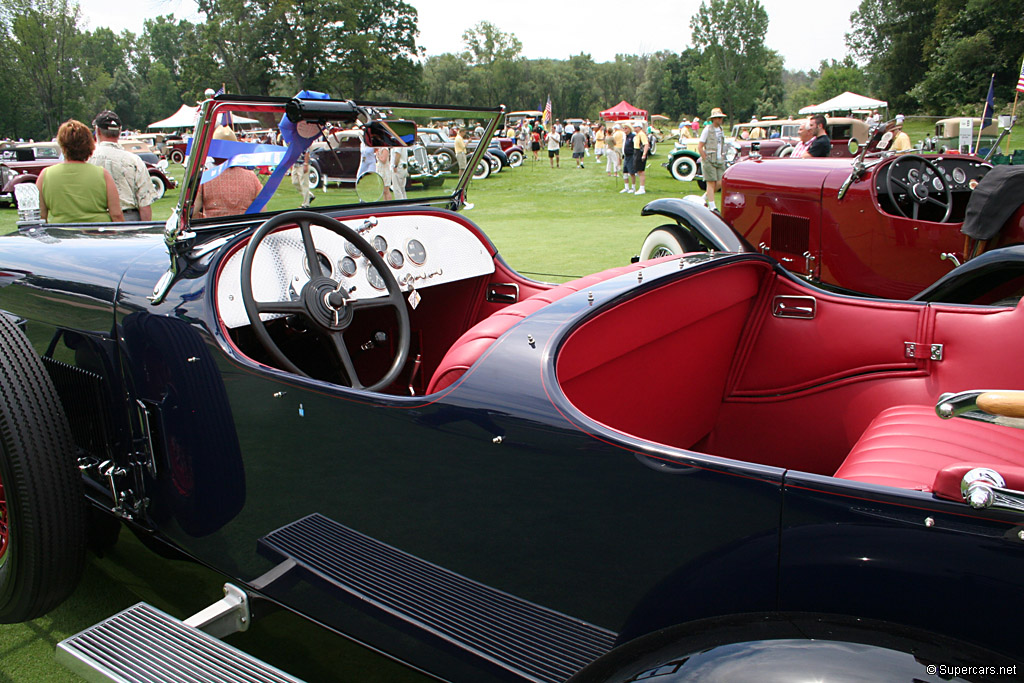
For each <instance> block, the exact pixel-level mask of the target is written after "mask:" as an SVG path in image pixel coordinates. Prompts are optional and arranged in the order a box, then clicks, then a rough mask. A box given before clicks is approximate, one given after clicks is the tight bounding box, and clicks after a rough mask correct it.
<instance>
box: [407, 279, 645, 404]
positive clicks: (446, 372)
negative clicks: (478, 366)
mask: <svg viewBox="0 0 1024 683" xmlns="http://www.w3.org/2000/svg"><path fill="white" fill-rule="evenodd" d="M661 260H663V259H661ZM658 262H659V260H655V261H646V262H643V263H635V264H631V265H628V266H621V267H619V268H611V269H609V270H605V271H602V272H600V273H594V274H593V275H588V276H586V277H583V278H579V279H578V280H571V281H569V282H565V283H563V284H560V285H558V286H556V287H552V288H551V289H548V290H545V291H543V292H538V293H536V294H534V295H532V296H530V297H529V298H526V299H523V300H522V301H520V302H518V303H515V304H511V305H510V306H506V307H505V308H503V309H501V310H500V311H498V312H497V313H494V314H492V315H490V316H488V317H487V318H484V319H483V320H481V321H480V322H478V323H477V324H476V325H474V326H473V327H471V328H470V329H469V330H467V331H466V332H465V334H463V335H462V336H461V337H459V338H458V339H456V340H455V343H454V344H452V346H451V348H449V349H448V353H446V354H445V356H444V358H443V359H441V362H440V364H439V365H438V366H437V369H436V370H435V371H434V375H433V377H432V378H431V380H430V384H428V385H427V393H428V394H432V393H434V392H435V391H441V390H442V389H445V388H447V387H449V386H451V385H452V384H454V383H455V382H456V381H457V380H458V379H459V377H462V375H463V373H465V372H466V370H468V369H469V367H470V366H471V365H473V363H475V362H476V360H477V359H478V358H480V356H482V355H483V353H484V352H485V351H486V350H487V349H488V347H490V345H491V344H492V343H494V340H496V339H497V338H498V337H500V336H501V335H502V334H504V333H505V332H506V331H507V330H508V329H509V328H511V327H512V326H513V325H515V324H516V323H518V322H519V321H520V320H522V319H523V318H525V317H526V316H528V315H529V314H531V313H533V312H535V311H537V310H539V309H541V308H543V307H544V306H547V305H548V304H549V303H551V302H553V301H558V300H559V299H561V298H562V297H565V296H568V295H569V294H572V293H573V292H578V291H580V290H581V289H584V288H586V287H592V286H594V285H595V284H597V283H598V282H603V281H605V280H609V279H611V278H613V277H616V276H618V275H622V274H624V273H629V272H633V271H636V270H640V269H641V268H646V267H647V266H648V265H650V264H651V263H658Z"/></svg>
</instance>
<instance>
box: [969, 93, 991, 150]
mask: <svg viewBox="0 0 1024 683" xmlns="http://www.w3.org/2000/svg"><path fill="white" fill-rule="evenodd" d="M995 82H996V75H995V74H992V78H991V79H989V82H988V95H987V96H986V97H985V104H983V105H982V106H981V121H980V124H979V125H978V142H977V143H975V145H974V150H973V151H972V152H971V154H977V153H978V149H979V148H980V147H981V131H982V130H983V129H984V128H985V112H988V98H989V97H991V96H992V86H993V85H994V84H995ZM995 108H996V106H995V103H994V102H993V103H992V109H995ZM993 113H995V112H989V116H991V115H992V114H993Z"/></svg>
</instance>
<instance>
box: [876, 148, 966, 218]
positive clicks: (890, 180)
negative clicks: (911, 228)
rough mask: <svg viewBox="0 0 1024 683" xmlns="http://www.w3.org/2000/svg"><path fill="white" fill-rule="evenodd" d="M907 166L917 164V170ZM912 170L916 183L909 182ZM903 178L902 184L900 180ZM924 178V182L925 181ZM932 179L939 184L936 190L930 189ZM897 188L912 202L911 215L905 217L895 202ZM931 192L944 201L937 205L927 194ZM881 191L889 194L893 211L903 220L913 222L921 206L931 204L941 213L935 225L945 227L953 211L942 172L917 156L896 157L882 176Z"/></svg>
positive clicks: (947, 184) (913, 181)
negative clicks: (898, 213) (883, 177)
mask: <svg viewBox="0 0 1024 683" xmlns="http://www.w3.org/2000/svg"><path fill="white" fill-rule="evenodd" d="M911 163H917V164H918V165H919V166H918V168H917V169H915V168H914V167H913V166H911ZM925 169H928V170H929V171H931V177H927V175H926V174H925V173H924V170H925ZM897 170H904V173H897ZM915 170H916V176H917V180H913V179H912V177H911V174H912V173H913V172H914V171H915ZM904 176H906V180H904ZM926 178H927V179H926ZM935 179H938V181H939V187H935V186H934V185H933V183H934V181H935ZM896 187H898V188H900V189H901V190H902V191H903V192H905V193H906V194H907V196H909V197H910V199H911V200H913V207H914V208H913V212H912V213H913V215H912V216H908V215H907V212H906V211H905V210H904V208H903V207H902V206H901V205H900V203H899V201H897V199H896V190H895V188H896ZM932 189H935V190H936V191H937V192H939V193H940V194H942V196H943V198H944V201H941V200H939V199H937V198H935V197H933V196H932V195H931V190H932ZM885 190H886V192H888V193H889V198H890V199H891V200H892V203H893V204H894V205H895V206H896V210H897V211H899V212H900V214H902V215H903V217H904V218H913V219H914V220H917V214H918V211H919V209H920V207H921V206H923V205H924V204H935V205H936V206H938V207H940V208H941V209H943V210H944V211H943V214H942V218H940V219H939V220H938V221H937V222H938V223H945V222H946V221H948V220H949V215H950V212H951V211H952V209H953V195H952V193H950V191H949V183H947V182H946V179H945V178H943V177H942V172H941V171H940V170H939V168H938V167H937V166H936V165H935V164H933V163H932V162H930V161H928V160H927V159H925V158H924V157H922V156H919V155H917V154H906V155H903V156H900V157H899V158H898V159H896V160H895V161H893V162H892V163H891V164H889V171H888V173H887V174H886V176H885Z"/></svg>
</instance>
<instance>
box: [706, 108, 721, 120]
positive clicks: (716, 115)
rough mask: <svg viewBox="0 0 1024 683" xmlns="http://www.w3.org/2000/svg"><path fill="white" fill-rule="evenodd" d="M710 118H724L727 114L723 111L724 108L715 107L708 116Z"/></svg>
mask: <svg viewBox="0 0 1024 683" xmlns="http://www.w3.org/2000/svg"><path fill="white" fill-rule="evenodd" d="M708 118H709V119H724V118H725V114H723V113H722V110H721V109H720V108H719V107H715V108H714V109H712V110H711V115H710V116H708Z"/></svg>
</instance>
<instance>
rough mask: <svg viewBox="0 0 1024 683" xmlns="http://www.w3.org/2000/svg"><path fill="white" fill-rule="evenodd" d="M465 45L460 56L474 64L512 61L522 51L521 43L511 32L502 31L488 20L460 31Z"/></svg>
mask: <svg viewBox="0 0 1024 683" xmlns="http://www.w3.org/2000/svg"><path fill="white" fill-rule="evenodd" d="M462 42H463V44H464V45H465V46H466V51H465V52H463V54H462V58H463V59H464V60H465V61H466V62H467V63H468V64H472V65H474V66H482V65H487V64H493V63H495V62H497V61H512V60H514V59H517V58H518V57H519V54H520V53H521V52H522V51H523V44H522V43H521V42H520V41H519V39H518V38H516V36H515V34H513V33H502V32H501V31H500V30H498V27H497V26H495V25H494V24H492V23H491V22H489V21H481V22H480V23H479V24H477V25H476V26H474V27H472V28H468V29H466V30H465V31H463V33H462Z"/></svg>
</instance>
